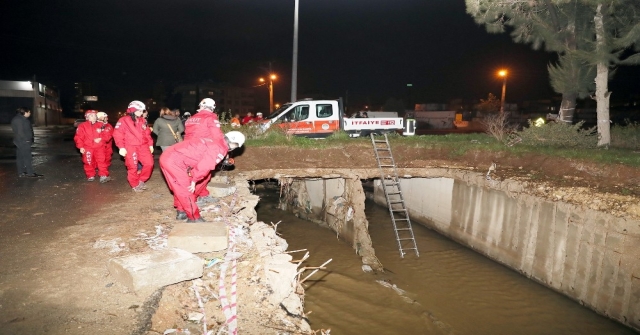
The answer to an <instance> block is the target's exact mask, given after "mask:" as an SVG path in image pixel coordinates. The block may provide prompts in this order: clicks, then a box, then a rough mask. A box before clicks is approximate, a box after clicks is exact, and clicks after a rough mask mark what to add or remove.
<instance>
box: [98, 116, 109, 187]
mask: <svg viewBox="0 0 640 335" xmlns="http://www.w3.org/2000/svg"><path fill="white" fill-rule="evenodd" d="M96 116H97V117H98V122H96V124H97V125H98V132H99V133H100V137H101V138H102V149H101V150H100V151H99V152H98V158H99V159H100V161H99V162H98V174H99V175H100V182H101V183H106V182H108V181H111V177H110V176H109V167H110V166H111V158H112V157H113V126H111V125H110V124H109V117H108V116H107V113H105V112H98V113H96ZM101 165H102V167H101Z"/></svg>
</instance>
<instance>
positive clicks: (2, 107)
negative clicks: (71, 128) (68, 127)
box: [0, 80, 62, 126]
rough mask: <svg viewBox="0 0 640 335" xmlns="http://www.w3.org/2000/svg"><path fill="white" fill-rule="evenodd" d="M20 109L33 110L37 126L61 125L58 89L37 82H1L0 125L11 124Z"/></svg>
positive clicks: (34, 121)
mask: <svg viewBox="0 0 640 335" xmlns="http://www.w3.org/2000/svg"><path fill="white" fill-rule="evenodd" d="M19 107H27V108H29V109H31V112H32V113H31V114H32V115H31V119H32V120H33V121H32V122H33V124H34V125H36V126H48V125H58V124H60V123H61V119H62V108H61V107H60V94H59V92H58V90H57V89H55V88H53V87H49V86H46V85H44V84H41V83H38V82H35V81H8V80H0V123H10V122H11V119H12V118H13V117H14V116H15V115H16V109H18V108H19Z"/></svg>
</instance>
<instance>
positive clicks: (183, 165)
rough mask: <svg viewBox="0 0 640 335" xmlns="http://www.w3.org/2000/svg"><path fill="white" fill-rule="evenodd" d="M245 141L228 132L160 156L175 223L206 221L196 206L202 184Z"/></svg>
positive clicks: (172, 148) (175, 147)
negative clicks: (175, 213) (169, 192)
mask: <svg viewBox="0 0 640 335" xmlns="http://www.w3.org/2000/svg"><path fill="white" fill-rule="evenodd" d="M198 114H199V113H198ZM198 114H196V115H195V116H193V117H192V118H194V117H196V116H197V115H198ZM218 131H219V130H218ZM244 141H245V137H244V135H243V134H242V133H241V132H238V131H230V132H228V133H227V134H226V135H223V136H218V137H216V138H215V139H211V138H194V139H190V140H186V141H184V142H180V143H178V144H175V145H173V146H170V147H168V148H167V150H166V151H164V152H163V153H162V155H161V156H160V169H161V170H162V174H164V177H165V179H166V180H167V184H169V189H171V191H172V192H173V205H174V207H175V208H176V210H177V215H176V220H184V219H187V222H190V223H192V222H204V221H205V220H204V219H203V218H202V217H201V216H200V209H199V208H198V204H197V203H196V197H197V194H198V192H200V191H201V189H202V188H206V186H207V184H206V183H203V182H202V181H203V180H205V179H207V180H208V179H209V178H211V170H214V169H215V168H216V166H217V165H218V164H220V163H223V162H224V161H225V157H226V155H227V153H228V152H229V151H231V150H233V149H236V148H239V147H241V146H242V145H244Z"/></svg>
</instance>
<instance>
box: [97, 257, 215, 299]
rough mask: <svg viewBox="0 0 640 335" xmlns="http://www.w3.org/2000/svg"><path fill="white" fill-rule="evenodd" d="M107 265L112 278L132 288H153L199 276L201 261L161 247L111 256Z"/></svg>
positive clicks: (135, 289)
mask: <svg viewBox="0 0 640 335" xmlns="http://www.w3.org/2000/svg"><path fill="white" fill-rule="evenodd" d="M107 268H108V270H109V273H110V274H111V276H113V278H114V279H115V281H117V282H118V283H120V284H122V285H124V286H126V287H127V288H129V289H130V290H132V291H155V290H157V289H159V288H161V287H163V286H166V285H170V284H175V283H179V282H181V281H185V280H190V279H194V278H199V277H202V268H203V261H202V259H201V258H199V257H197V256H195V255H193V254H192V253H190V252H187V251H184V250H180V249H162V250H153V251H149V252H145V253H142V254H135V255H129V256H124V257H117V258H112V259H110V260H109V263H108V265H107Z"/></svg>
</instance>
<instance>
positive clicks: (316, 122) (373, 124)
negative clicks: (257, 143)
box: [260, 100, 404, 138]
mask: <svg viewBox="0 0 640 335" xmlns="http://www.w3.org/2000/svg"><path fill="white" fill-rule="evenodd" d="M272 126H276V127H280V128H282V129H283V130H284V131H285V132H286V133H287V134H291V135H297V136H305V137H317V138H322V137H327V136H329V135H331V134H332V133H333V132H335V131H338V130H344V131H345V132H347V133H348V134H349V136H351V137H359V136H367V135H369V134H370V133H376V134H382V133H390V132H395V131H397V130H402V129H404V120H403V119H402V118H400V117H391V118H390V117H384V118H347V117H345V116H344V113H343V108H342V100H301V101H296V102H290V103H287V104H284V105H282V107H280V108H278V109H277V110H275V111H274V112H273V113H272V114H271V115H269V116H268V117H267V118H265V119H264V120H263V121H262V123H261V124H260V129H261V130H262V131H266V130H267V129H269V128H270V127H272Z"/></svg>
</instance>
